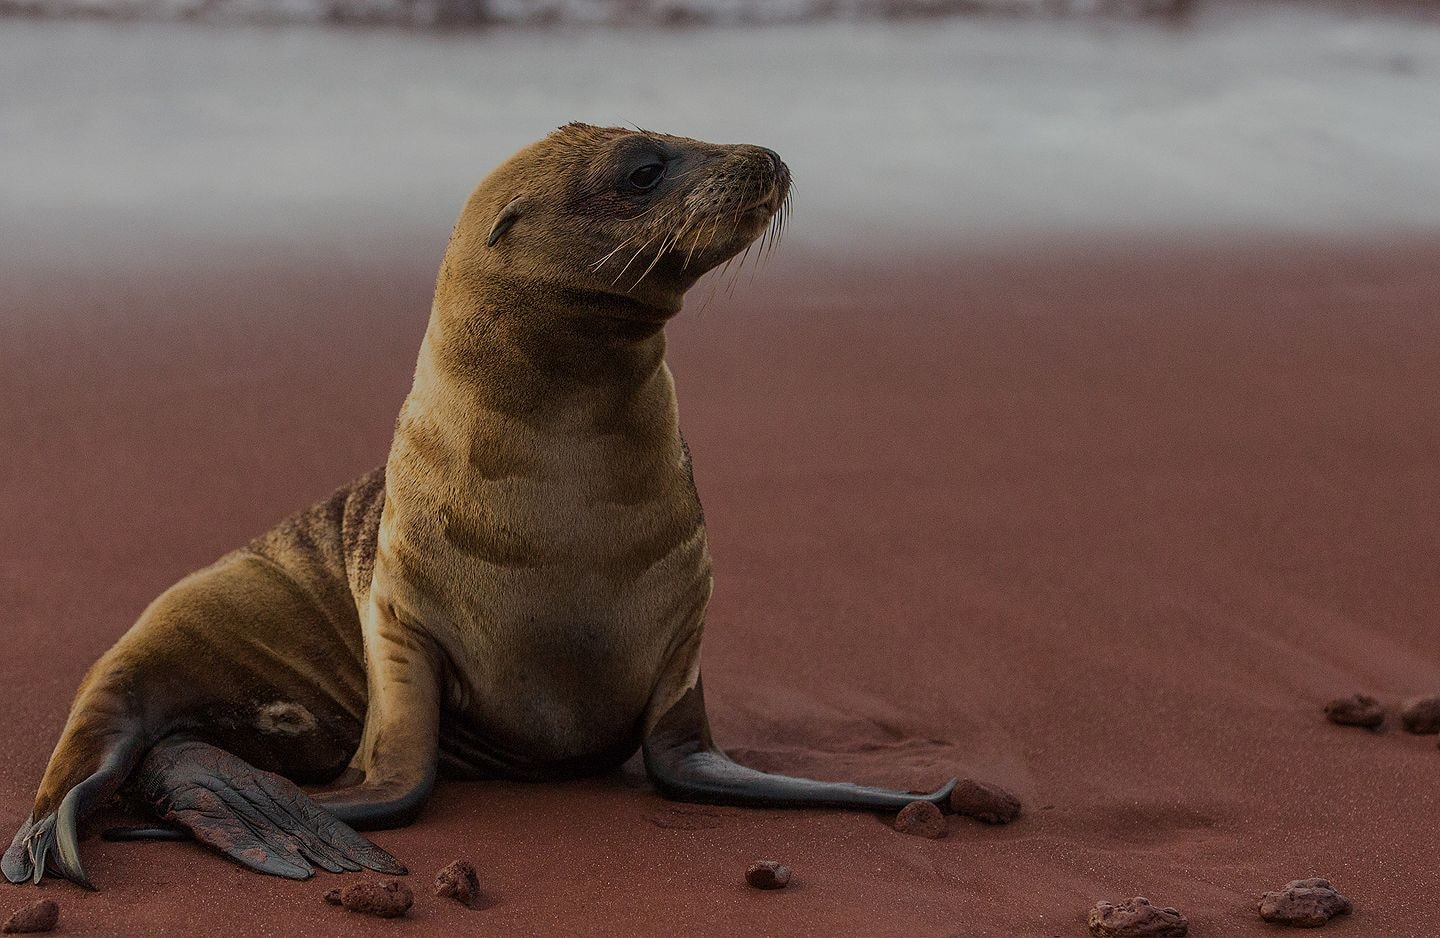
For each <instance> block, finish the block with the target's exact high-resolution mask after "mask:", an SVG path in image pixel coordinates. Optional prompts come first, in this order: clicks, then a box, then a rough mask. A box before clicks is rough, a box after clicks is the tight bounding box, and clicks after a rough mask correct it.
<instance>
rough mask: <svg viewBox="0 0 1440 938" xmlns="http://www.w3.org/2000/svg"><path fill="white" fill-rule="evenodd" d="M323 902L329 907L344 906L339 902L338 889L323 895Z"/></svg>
mask: <svg viewBox="0 0 1440 938" xmlns="http://www.w3.org/2000/svg"><path fill="white" fill-rule="evenodd" d="M325 901H326V902H328V903H330V904H331V905H344V904H345V903H343V902H341V901H340V890H338V889H332V890H330V891H329V892H327V893H325Z"/></svg>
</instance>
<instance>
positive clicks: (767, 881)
mask: <svg viewBox="0 0 1440 938" xmlns="http://www.w3.org/2000/svg"><path fill="white" fill-rule="evenodd" d="M745 882H747V883H749V884H750V885H752V886H754V887H755V888H756V889H784V888H785V887H786V886H787V885H789V883H790V867H788V866H786V865H785V864H783V863H781V862H780V861H778V860H756V861H755V862H754V863H751V864H750V869H748V870H746V871H745Z"/></svg>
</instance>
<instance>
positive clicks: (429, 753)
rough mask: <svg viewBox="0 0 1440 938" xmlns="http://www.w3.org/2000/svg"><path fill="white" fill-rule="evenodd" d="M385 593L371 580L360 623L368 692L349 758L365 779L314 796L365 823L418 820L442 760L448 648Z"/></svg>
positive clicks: (382, 825)
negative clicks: (443, 682)
mask: <svg viewBox="0 0 1440 938" xmlns="http://www.w3.org/2000/svg"><path fill="white" fill-rule="evenodd" d="M378 592H379V590H378V589H377V588H375V587H372V590H371V596H370V604H369V605H368V606H367V607H366V611H365V614H364V615H363V617H362V623H361V626H362V629H363V632H364V636H365V661H366V677H367V684H368V688H369V693H368V700H367V703H366V708H365V729H364V732H363V733H362V734H361V736H360V746H359V748H358V749H356V750H355V755H354V757H352V758H351V760H350V768H351V770H352V774H353V776H354V777H356V778H359V779H361V781H359V782H357V783H356V784H353V785H349V786H346V787H344V788H335V789H331V790H329V791H318V792H315V793H314V794H313V796H312V797H313V798H314V799H315V802H316V803H317V804H319V805H321V806H323V807H324V808H325V809H326V810H327V811H329V812H330V813H331V814H333V815H334V816H335V817H337V818H339V819H340V820H342V821H344V822H345V823H347V824H352V825H354V826H355V827H356V828H358V829H360V830H385V829H387V828H392V827H402V826H404V825H406V824H409V823H410V822H411V821H413V820H414V819H415V817H416V815H418V814H419V813H420V809H421V808H422V807H424V805H425V802H426V801H427V800H428V799H429V797H430V792H431V790H432V789H433V788H434V787H435V776H436V774H437V772H438V770H439V765H440V669H441V660H442V654H441V651H440V649H439V646H438V645H437V644H436V642H435V639H434V638H432V637H431V636H430V635H428V634H426V633H425V632H424V631H423V630H421V629H418V628H414V627H412V626H410V625H408V624H407V623H406V622H405V621H404V620H403V619H402V617H401V616H400V614H399V613H398V612H397V610H396V608H395V606H394V605H393V603H391V602H388V601H385V600H382V599H381V598H380V597H379V596H377V593H378Z"/></svg>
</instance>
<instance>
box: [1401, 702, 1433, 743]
mask: <svg viewBox="0 0 1440 938" xmlns="http://www.w3.org/2000/svg"><path fill="white" fill-rule="evenodd" d="M1400 723H1401V724H1402V725H1403V726H1404V727H1405V729H1406V730H1408V731H1410V732H1411V733H1420V734H1422V735H1427V736H1428V735H1431V734H1433V733H1440V697H1417V698H1415V699H1414V700H1412V701H1410V702H1408V703H1407V704H1405V709H1404V710H1401V711H1400Z"/></svg>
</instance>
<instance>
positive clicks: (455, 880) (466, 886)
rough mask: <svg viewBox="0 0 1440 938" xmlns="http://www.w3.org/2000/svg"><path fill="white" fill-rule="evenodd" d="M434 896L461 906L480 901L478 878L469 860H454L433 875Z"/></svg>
mask: <svg viewBox="0 0 1440 938" xmlns="http://www.w3.org/2000/svg"><path fill="white" fill-rule="evenodd" d="M435 895H437V896H446V897H447V898H450V899H454V900H456V901H458V902H459V903H460V904H461V905H468V906H472V907H473V906H474V905H475V903H476V902H478V901H480V877H479V876H477V875H475V866H474V865H473V864H472V863H471V862H470V861H469V860H456V861H455V862H454V863H451V864H450V865H449V866H447V867H445V868H444V869H443V870H441V871H440V872H438V873H436V874H435Z"/></svg>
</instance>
